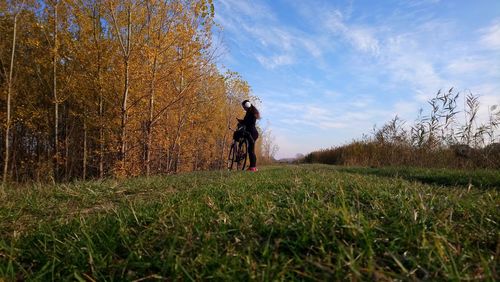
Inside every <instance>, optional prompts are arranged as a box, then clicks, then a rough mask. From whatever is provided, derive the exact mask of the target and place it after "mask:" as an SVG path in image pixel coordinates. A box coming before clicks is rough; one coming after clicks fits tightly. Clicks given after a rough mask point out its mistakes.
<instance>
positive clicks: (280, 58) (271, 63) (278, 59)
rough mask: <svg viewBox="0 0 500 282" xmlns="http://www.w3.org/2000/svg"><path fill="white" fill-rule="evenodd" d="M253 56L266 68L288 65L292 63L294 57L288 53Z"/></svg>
mask: <svg viewBox="0 0 500 282" xmlns="http://www.w3.org/2000/svg"><path fill="white" fill-rule="evenodd" d="M255 58H256V59H257V61H259V63H260V64H261V65H263V66H264V67H265V68H267V69H274V68H276V67H280V66H285V65H290V64H293V63H294V59H293V58H292V56H290V55H286V54H285V55H277V56H270V57H266V56H262V55H256V56H255Z"/></svg>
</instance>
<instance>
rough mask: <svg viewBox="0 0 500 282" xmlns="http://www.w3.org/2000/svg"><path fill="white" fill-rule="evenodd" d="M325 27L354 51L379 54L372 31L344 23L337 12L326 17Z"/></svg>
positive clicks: (340, 13) (341, 16)
mask: <svg viewBox="0 0 500 282" xmlns="http://www.w3.org/2000/svg"><path fill="white" fill-rule="evenodd" d="M325 26H326V27H327V28H328V30H330V32H332V33H333V34H335V35H341V36H343V37H344V38H345V39H347V41H349V42H350V43H351V44H352V45H353V46H354V47H355V48H356V49H358V50H360V51H363V52H369V53H371V54H374V55H376V54H378V53H379V49H380V48H379V42H378V40H377V38H376V37H375V35H374V31H373V30H372V29H370V28H368V27H364V26H359V25H358V26H356V25H349V24H347V23H345V20H344V16H343V14H342V12H341V11H339V10H334V11H333V12H331V13H329V14H327V15H326V19H325Z"/></svg>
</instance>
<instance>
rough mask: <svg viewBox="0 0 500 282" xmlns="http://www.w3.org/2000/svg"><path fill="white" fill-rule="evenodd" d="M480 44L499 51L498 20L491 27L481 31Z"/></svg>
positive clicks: (499, 28)
mask: <svg viewBox="0 0 500 282" xmlns="http://www.w3.org/2000/svg"><path fill="white" fill-rule="evenodd" d="M481 34H482V35H481V39H480V42H481V44H482V45H483V46H484V47H485V48H487V49H492V50H500V19H497V20H496V21H495V22H494V23H493V24H492V25H491V26H489V27H486V28H483V29H481Z"/></svg>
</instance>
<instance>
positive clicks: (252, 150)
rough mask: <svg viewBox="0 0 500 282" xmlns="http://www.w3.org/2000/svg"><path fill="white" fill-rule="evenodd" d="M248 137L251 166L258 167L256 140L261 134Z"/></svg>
mask: <svg viewBox="0 0 500 282" xmlns="http://www.w3.org/2000/svg"><path fill="white" fill-rule="evenodd" d="M254 137H255V138H253V137H250V136H249V138H247V140H248V156H249V157H250V167H256V166H257V156H256V155H255V141H257V138H259V136H258V135H257V136H254Z"/></svg>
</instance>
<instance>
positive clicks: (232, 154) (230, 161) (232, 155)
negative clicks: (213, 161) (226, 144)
mask: <svg viewBox="0 0 500 282" xmlns="http://www.w3.org/2000/svg"><path fill="white" fill-rule="evenodd" d="M237 149H238V147H237V145H236V142H233V144H231V148H230V149H229V155H228V157H227V169H228V170H232V169H233V167H234V165H235V163H236V152H237Z"/></svg>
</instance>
